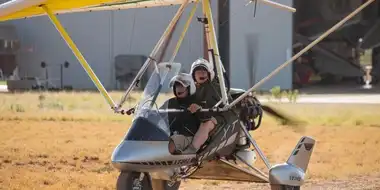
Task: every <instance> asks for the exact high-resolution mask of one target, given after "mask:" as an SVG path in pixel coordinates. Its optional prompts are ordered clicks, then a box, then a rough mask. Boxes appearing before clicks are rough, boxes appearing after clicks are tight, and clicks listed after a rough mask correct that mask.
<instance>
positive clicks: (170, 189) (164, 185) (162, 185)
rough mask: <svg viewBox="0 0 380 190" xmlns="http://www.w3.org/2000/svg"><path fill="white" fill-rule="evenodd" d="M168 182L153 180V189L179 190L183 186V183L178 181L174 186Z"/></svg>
mask: <svg viewBox="0 0 380 190" xmlns="http://www.w3.org/2000/svg"><path fill="white" fill-rule="evenodd" d="M168 183H169V182H168V181H165V180H159V179H152V187H153V189H154V190H178V189H179V187H180V186H181V181H177V182H176V183H174V184H173V185H172V186H169V184H168Z"/></svg>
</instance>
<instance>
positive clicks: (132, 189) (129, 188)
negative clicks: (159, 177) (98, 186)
mask: <svg viewBox="0 0 380 190" xmlns="http://www.w3.org/2000/svg"><path fill="white" fill-rule="evenodd" d="M139 178H140V172H120V174H119V177H118V178H117V182H116V189H117V190H153V188H152V184H151V183H150V180H149V175H148V174H145V176H144V179H143V180H142V181H141V182H140V184H139V185H140V186H141V188H140V187H139V186H138V185H137V184H136V182H138V181H139Z"/></svg>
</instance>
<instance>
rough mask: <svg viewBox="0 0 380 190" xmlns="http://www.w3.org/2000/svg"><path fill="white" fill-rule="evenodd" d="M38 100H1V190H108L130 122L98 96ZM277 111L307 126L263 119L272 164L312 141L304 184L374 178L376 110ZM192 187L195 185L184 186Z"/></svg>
mask: <svg viewBox="0 0 380 190" xmlns="http://www.w3.org/2000/svg"><path fill="white" fill-rule="evenodd" d="M43 95H44V97H45V99H43V100H41V99H39V96H40V94H37V93H34V94H33V93H24V94H18V95H17V96H16V95H7V94H0V101H1V102H0V113H1V116H0V119H1V121H0V139H1V140H0V150H1V153H0V189H114V188H115V181H116V178H117V175H118V173H117V171H116V170H114V169H113V168H112V166H111V165H110V156H111V154H112V151H113V149H114V147H115V146H116V145H117V144H118V143H119V142H120V140H121V139H122V137H123V136H124V134H125V132H126V131H127V129H128V127H129V124H130V117H128V116H120V115H114V114H113V113H112V112H111V111H109V109H108V106H107V105H106V104H105V101H104V100H103V99H102V97H101V96H100V95H99V94H97V93H94V94H92V93H80V94H79V93H75V94H71V93H58V94H43ZM112 96H113V97H120V93H112ZM6 100H8V101H11V102H8V101H6ZM116 100H118V98H117V99H116ZM41 103H42V105H43V106H39V105H40V104H41ZM129 103H130V104H131V105H133V104H134V103H135V102H134V101H133V100H130V102H129ZM280 109H281V110H286V113H288V114H289V113H294V114H295V115H296V117H297V118H302V119H304V120H306V121H307V122H308V123H309V124H308V125H307V126H306V127H305V128H304V130H303V131H301V130H295V128H290V127H287V126H283V125H280V124H278V123H276V122H275V121H274V120H273V119H272V118H270V117H268V116H264V117H265V119H264V123H263V125H262V127H261V128H260V129H259V130H257V131H255V132H253V133H252V134H253V136H254V137H255V139H256V140H257V142H258V143H259V145H260V147H261V148H262V150H263V151H264V152H265V154H266V156H268V158H269V160H270V161H271V162H272V163H276V162H277V163H278V162H283V161H285V160H286V158H287V157H288V156H289V154H290V152H291V151H292V149H293V148H294V146H295V144H296V143H297V141H298V139H299V138H300V136H301V135H310V136H313V137H314V138H315V139H316V140H317V145H316V147H315V151H314V154H313V156H312V159H311V163H310V165H309V171H308V177H309V178H310V179H312V180H321V179H337V178H347V177H350V176H356V175H369V174H371V173H373V172H375V173H379V172H380V152H379V151H377V149H378V147H379V141H380V123H379V122H376V118H377V117H378V116H379V115H380V112H378V109H379V108H378V106H371V105H367V106H352V105H344V106H342V105H330V106H326V105H304V106H299V105H290V104H289V105H281V106H280ZM258 165H259V166H260V167H262V166H263V164H262V163H261V161H258ZM194 183H199V182H198V181H196V182H191V181H189V182H187V183H186V184H188V185H191V184H194ZM201 183H203V184H209V183H210V182H207V181H206V182H201ZM212 183H215V182H212ZM224 183H225V182H218V183H215V184H220V185H222V184H224Z"/></svg>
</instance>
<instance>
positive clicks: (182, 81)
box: [169, 75, 190, 88]
mask: <svg viewBox="0 0 380 190" xmlns="http://www.w3.org/2000/svg"><path fill="white" fill-rule="evenodd" d="M176 82H178V83H180V84H181V85H182V86H184V87H188V86H190V81H189V80H188V79H186V78H185V77H184V76H181V75H177V76H175V77H174V78H173V79H172V80H170V83H169V87H170V88H172V87H173V86H174V84H175V83H176Z"/></svg>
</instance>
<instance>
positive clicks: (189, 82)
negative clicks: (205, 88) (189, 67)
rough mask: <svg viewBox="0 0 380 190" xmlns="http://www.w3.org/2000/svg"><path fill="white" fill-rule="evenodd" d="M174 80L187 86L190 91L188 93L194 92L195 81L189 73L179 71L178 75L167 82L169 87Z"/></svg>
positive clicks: (172, 85) (172, 84)
mask: <svg viewBox="0 0 380 190" xmlns="http://www.w3.org/2000/svg"><path fill="white" fill-rule="evenodd" d="M176 82H178V83H180V84H182V86H184V87H186V88H188V89H189V91H190V95H193V94H195V91H196V87H195V82H194V79H193V77H192V76H191V75H190V74H187V73H179V74H178V75H176V76H174V77H173V78H172V79H171V80H170V82H169V87H170V88H173V87H174V84H175V83H176Z"/></svg>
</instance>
